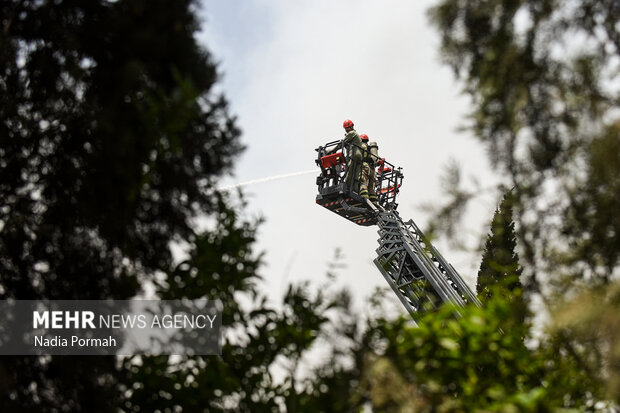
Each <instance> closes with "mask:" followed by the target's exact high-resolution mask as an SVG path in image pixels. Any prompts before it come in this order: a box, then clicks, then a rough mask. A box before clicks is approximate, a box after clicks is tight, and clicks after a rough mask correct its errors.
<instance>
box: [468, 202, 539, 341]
mask: <svg viewBox="0 0 620 413" xmlns="http://www.w3.org/2000/svg"><path fill="white" fill-rule="evenodd" d="M512 202H513V197H512V194H511V193H510V192H507V193H506V194H505V195H504V198H503V199H502V202H501V203H500V204H499V206H498V208H497V209H496V210H495V214H494V215H493V220H492V221H491V233H490V234H489V235H488V236H487V240H486V244H485V246H484V251H483V253H482V262H481V263H480V270H479V271H478V281H477V286H476V290H477V293H478V296H479V297H480V298H481V300H482V301H483V302H486V301H487V300H488V299H489V298H491V297H492V296H493V295H498V296H499V297H502V299H504V300H506V301H507V302H508V303H510V305H511V307H512V311H511V314H510V315H509V317H507V319H506V324H505V325H504V329H507V328H512V324H513V323H515V322H516V323H522V322H523V321H524V319H525V315H526V312H527V304H526V303H525V298H524V297H523V289H522V287H521V282H520V281H519V277H520V275H521V271H522V269H521V267H520V265H519V255H518V254H517V252H516V248H517V240H516V235H515V228H514V226H515V223H514V221H513V220H512Z"/></svg>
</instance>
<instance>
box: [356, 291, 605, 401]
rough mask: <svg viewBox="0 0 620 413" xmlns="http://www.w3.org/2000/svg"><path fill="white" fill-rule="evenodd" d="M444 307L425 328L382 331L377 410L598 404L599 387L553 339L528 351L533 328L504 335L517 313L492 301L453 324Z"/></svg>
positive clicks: (399, 325)
mask: <svg viewBox="0 0 620 413" xmlns="http://www.w3.org/2000/svg"><path fill="white" fill-rule="evenodd" d="M453 311H454V309H453V308H450V307H448V306H444V307H442V308H441V309H440V310H439V311H438V312H437V313H430V314H428V315H425V316H424V317H423V318H422V320H420V322H419V326H418V327H410V326H409V327H408V326H407V321H406V320H404V319H401V320H400V321H397V322H394V323H385V324H383V325H380V326H379V327H378V332H375V335H376V337H377V340H376V341H375V343H374V346H376V348H378V349H379V350H377V351H376V353H375V354H374V355H373V356H372V357H370V358H369V359H368V360H369V362H368V364H367V367H366V370H365V371H366V375H367V378H366V384H367V386H369V392H370V394H371V395H372V400H373V407H374V408H376V410H375V411H403V412H404V411H416V412H425V411H428V412H431V411H445V412H483V411H497V412H507V411H515V412H542V411H556V409H558V408H578V407H583V406H586V405H588V404H591V402H590V401H589V400H590V399H591V398H592V393H591V392H593V391H594V392H597V391H598V389H599V384H598V382H596V381H593V380H592V379H591V378H590V377H589V376H587V375H586V374H585V373H584V372H583V370H582V369H580V366H578V365H577V364H576V363H575V361H574V360H573V359H571V358H567V357H565V351H564V350H563V348H562V345H561V344H559V343H558V341H557V340H556V339H555V338H554V337H553V336H549V339H545V340H544V341H543V342H541V343H539V344H538V345H532V346H531V347H532V348H530V347H526V346H525V345H524V344H523V339H522V338H523V337H524V336H526V337H529V336H530V334H531V333H530V327H529V325H526V324H522V325H521V326H515V327H513V328H511V329H509V330H505V331H503V332H502V331H501V327H502V326H503V322H504V319H505V318H507V317H510V316H511V312H512V308H511V306H510V303H507V302H506V301H505V300H504V299H503V298H501V297H492V298H491V299H490V300H489V301H487V303H486V306H485V308H482V309H481V308H476V307H474V306H471V307H468V308H466V309H465V310H462V311H461V313H462V317H461V318H459V319H455V318H454V317H453Z"/></svg>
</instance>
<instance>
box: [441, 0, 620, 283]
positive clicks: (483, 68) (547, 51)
mask: <svg viewBox="0 0 620 413" xmlns="http://www.w3.org/2000/svg"><path fill="white" fill-rule="evenodd" d="M431 17H432V22H433V23H434V25H435V26H436V27H437V28H438V30H439V31H440V34H441V45H442V46H441V50H442V57H443V59H444V61H445V62H446V63H447V64H448V65H450V66H451V67H452V68H453V70H454V72H455V74H456V75H457V76H458V77H459V78H460V79H462V80H463V83H464V86H465V89H464V91H465V93H466V94H468V95H469V96H470V97H471V98H472V102H473V105H472V111H471V113H470V114H469V124H468V125H467V126H468V129H469V130H470V131H471V132H472V133H473V135H474V136H476V137H477V138H478V139H479V140H480V141H481V142H482V143H483V144H484V145H485V147H486V148H487V150H488V154H489V159H490V160H491V162H492V164H493V165H494V166H495V167H496V170H497V171H498V172H499V174H500V175H501V176H502V178H504V180H505V182H504V184H505V186H507V187H512V188H514V189H513V193H514V197H515V203H514V206H515V219H516V221H517V223H518V225H517V228H518V230H517V237H518V239H519V244H520V246H521V251H520V252H521V254H520V255H521V258H522V259H523V260H524V263H527V265H526V266H524V269H525V271H524V287H525V288H526V289H527V290H528V291H531V292H543V291H542V290H544V289H545V288H547V287H549V285H548V283H544V285H543V284H542V283H541V281H540V279H539V278H540V277H541V276H543V275H544V278H551V279H558V278H560V276H561V275H562V274H560V271H561V272H565V273H569V272H570V273H572V274H573V275H574V276H577V278H578V279H582V280H583V279H589V280H590V281H589V282H590V283H593V282H594V283H599V282H603V283H605V282H608V281H607V280H609V279H610V278H611V276H612V273H613V268H615V267H617V265H618V257H617V255H616V253H614V252H613V251H611V250H613V249H614V248H600V249H597V251H596V254H578V255H574V254H572V253H571V251H567V249H566V245H568V244H569V243H568V242H567V241H568V240H567V237H566V236H567V234H568V233H572V231H577V233H578V234H577V236H579V237H580V238H582V239H587V238H588V237H590V236H594V237H595V239H596V240H597V243H599V242H600V243H601V245H603V244H611V245H617V237H616V236H615V235H614V234H615V233H616V232H615V229H616V228H617V227H616V221H617V220H614V219H613V218H612V217H611V216H609V214H607V213H603V214H599V215H597V216H596V218H594V217H593V216H591V218H589V219H588V222H583V220H582V219H580V221H581V222H580V223H577V222H576V221H575V220H574V219H571V216H574V214H573V213H574V212H575V209H574V206H576V205H575V204H571V199H573V198H575V197H576V198H578V199H579V204H581V205H583V206H585V205H589V208H595V207H594V205H597V204H600V203H599V202H598V201H599V198H600V197H601V194H600V193H599V192H600V191H603V192H605V193H606V194H607V195H605V198H607V199H608V200H609V201H611V200H612V199H614V197H613V195H612V191H613V190H614V188H613V187H612V186H606V185H601V182H600V181H599V180H595V181H592V180H590V179H584V177H583V176H582V174H581V173H580V171H583V170H584V169H585V170H589V169H593V170H594V169H600V168H599V167H597V166H595V165H594V164H593V163H595V164H600V162H601V161H603V159H602V158H601V157H600V156H591V155H590V154H591V153H592V151H594V150H596V151H599V153H605V152H607V151H609V152H610V153H614V154H615V153H617V147H615V146H614V145H613V143H612V141H613V140H616V141H617V137H618V134H617V133H618V127H617V122H618V116H617V112H616V111H615V109H614V108H615V107H616V106H617V104H618V101H619V100H620V94H619V93H620V92H619V91H618V88H616V87H613V86H610V85H612V84H613V79H614V77H615V75H616V73H617V59H618V56H619V55H620V33H619V31H618V26H617V24H616V22H617V21H618V18H619V17H620V6H619V4H618V2H617V1H613V0H605V1H594V0H585V1H579V2H556V1H552V0H545V1H503V0H491V1H486V0H485V1H482V0H475V1H468V2H464V1H460V0H444V1H441V2H440V3H439V4H438V5H437V6H436V7H434V8H433V9H431ZM607 135H609V136H614V138H611V139H607V140H605V139H604V138H603V137H604V136H607ZM594 142H598V144H597V145H592V143H594ZM607 145H611V146H607ZM603 146H607V149H602V147H603ZM595 148H598V149H595ZM605 168H607V169H608V172H606V174H609V175H611V174H613V173H616V172H618V169H617V164H616V165H613V164H607V165H606V166H605ZM594 176H595V175H591V177H592V178H594ZM615 176H617V173H616V174H615ZM595 192H596V193H598V194H597V195H594V193H595ZM618 206H619V205H618V204H617V203H616V202H611V203H610V202H608V203H607V204H606V205H605V208H606V209H607V208H610V209H609V210H612V209H611V208H615V210H617V209H618ZM593 221H598V222H593ZM564 223H568V227H569V229H568V230H567V227H566V226H565V225H564ZM602 228H607V229H609V230H608V231H604V230H602ZM594 232H596V233H597V234H596V235H595V234H594ZM615 250H617V249H615ZM601 254H602V255H601ZM567 257H570V259H567ZM559 270H560V271H559ZM539 274H541V275H539ZM551 274H554V275H552V276H550V277H549V275H551Z"/></svg>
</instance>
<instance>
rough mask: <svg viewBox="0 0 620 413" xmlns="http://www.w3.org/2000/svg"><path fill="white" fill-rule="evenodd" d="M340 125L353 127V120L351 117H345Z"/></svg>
mask: <svg viewBox="0 0 620 413" xmlns="http://www.w3.org/2000/svg"><path fill="white" fill-rule="evenodd" d="M342 127H343V128H345V129H346V128H352V127H353V121H352V120H351V119H347V120H345V121H344V122H343V123H342Z"/></svg>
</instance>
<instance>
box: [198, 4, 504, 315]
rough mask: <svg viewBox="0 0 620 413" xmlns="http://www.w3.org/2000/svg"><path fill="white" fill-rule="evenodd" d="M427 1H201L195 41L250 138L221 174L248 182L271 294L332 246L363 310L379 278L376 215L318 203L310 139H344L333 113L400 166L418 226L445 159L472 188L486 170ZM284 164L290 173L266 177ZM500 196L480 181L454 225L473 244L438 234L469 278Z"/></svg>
mask: <svg viewBox="0 0 620 413" xmlns="http://www.w3.org/2000/svg"><path fill="white" fill-rule="evenodd" d="M434 3H436V1H429V0H416V1H407V0H402V1H398V0H387V1H371V0H355V1H353V0H346V1H338V2H334V1H327V0H312V1H310V0H301V1H294V2H292V1H285V0H281V1H277V0H273V1H267V0H244V1H240V0H234V1H217V0H203V6H204V7H203V10H202V11H201V16H202V17H203V18H204V20H205V22H204V26H203V29H202V31H201V33H200V34H199V35H198V39H199V41H200V42H201V43H202V44H204V45H205V46H206V47H207V49H208V50H209V51H210V52H211V53H212V55H213V56H214V58H215V60H216V61H217V62H218V67H219V71H220V73H221V75H222V77H221V81H220V83H219V88H220V90H221V91H222V92H223V93H224V94H225V95H226V97H227V98H228V100H229V102H230V110H231V112H232V113H233V114H234V115H236V116H237V120H238V125H239V126H240V128H241V129H242V132H243V134H242V142H243V144H244V145H245V146H246V147H247V149H246V151H245V152H244V153H243V155H242V156H240V158H239V159H238V160H237V163H236V167H235V172H234V176H233V177H230V178H227V179H225V180H223V181H222V185H223V186H226V185H233V184H235V183H240V182H241V183H243V182H248V181H253V182H254V183H253V184H250V185H247V186H244V187H243V190H244V193H245V195H246V197H247V200H248V202H249V205H248V208H247V215H248V216H249V217H254V216H262V217H263V218H264V219H265V223H264V224H262V225H261V227H260V230H259V234H258V238H259V240H258V243H257V245H256V248H257V250H258V251H264V253H265V256H264V260H265V265H264V267H263V268H262V270H261V271H260V273H261V275H262V276H263V277H264V279H265V283H264V288H265V289H266V291H265V292H266V293H267V295H268V296H269V297H271V298H272V299H274V300H278V298H279V297H281V296H282V295H283V294H284V293H285V288H286V285H287V283H290V282H299V281H302V280H311V281H315V284H316V283H317V282H322V281H324V280H325V274H326V272H327V264H328V262H330V261H333V257H334V251H335V250H336V249H337V248H338V249H340V251H341V253H342V258H341V261H340V262H341V263H343V264H344V265H345V266H346V267H345V268H343V269H340V270H339V271H338V274H339V278H338V281H337V284H338V285H341V286H343V285H346V286H349V287H350V288H351V290H352V291H353V293H354V302H355V303H356V305H357V306H358V307H359V308H361V309H362V308H364V303H365V300H366V298H367V297H368V296H369V295H370V294H371V293H372V291H373V290H374V288H375V287H376V286H381V287H385V286H387V283H386V282H385V280H384V279H383V276H382V275H381V273H380V272H379V271H378V270H377V268H376V267H375V266H374V264H373V262H372V261H373V259H374V258H375V256H376V253H375V250H376V248H377V247H378V243H377V239H378V234H377V227H376V226H371V227H361V226H357V225H355V224H353V223H351V222H349V221H347V220H346V219H344V218H342V217H340V216H338V215H336V214H334V213H332V212H330V211H328V210H326V209H324V208H322V207H320V206H318V205H316V203H315V197H316V195H317V187H316V184H315V179H316V176H318V171H319V170H318V168H317V167H316V165H315V162H314V161H315V158H316V152H315V150H314V149H315V148H317V147H318V146H319V145H321V144H323V143H326V142H328V141H333V140H336V139H341V138H342V137H343V134H344V130H343V129H342V122H343V120H345V119H352V120H353V121H354V122H355V127H356V130H357V131H358V132H359V133H366V134H367V135H369V137H370V139H371V140H375V141H377V143H378V145H379V154H380V156H382V157H385V158H386V159H387V160H388V161H389V162H391V163H393V164H395V165H397V166H401V167H402V168H403V173H404V176H405V178H404V181H403V187H402V190H401V193H400V195H399V208H398V211H399V213H400V215H401V217H402V218H403V219H404V220H405V221H406V220H408V219H413V220H414V221H415V222H416V223H417V224H418V226H420V227H421V228H425V226H426V223H427V219H428V216H427V215H426V213H425V212H424V211H422V210H421V205H422V204H428V203H439V202H441V200H442V191H441V188H440V177H441V176H442V173H443V172H444V170H445V167H446V165H448V164H449V163H450V162H452V161H456V162H457V163H458V165H459V166H460V167H461V168H462V171H463V173H464V174H463V176H464V178H465V182H466V183H467V182H469V180H470V177H473V176H475V177H477V179H479V180H480V182H481V186H482V187H488V186H490V185H492V184H493V182H495V180H494V177H493V174H492V173H491V172H490V168H489V166H488V163H487V157H486V155H485V153H484V150H483V148H482V147H481V145H480V144H479V143H478V142H477V141H476V140H475V139H474V138H473V137H471V136H470V135H469V134H468V133H466V132H458V131H457V129H458V128H459V127H460V126H463V125H464V122H465V115H466V114H467V111H468V103H469V100H468V98H467V97H465V96H463V95H462V94H461V93H460V92H461V89H462V85H461V84H459V83H457V82H456V80H455V79H454V76H453V73H452V71H451V70H450V69H449V68H448V67H447V66H444V65H442V64H441V63H440V55H439V36H438V33H437V32H436V31H435V30H434V28H432V27H431V26H430V25H429V22H428V17H427V13H426V11H427V9H428V8H429V7H430V6H431V5H433V4H434ZM312 169H316V173H306V174H299V173H300V172H305V171H310V170H312ZM286 174H295V175H294V176H292V177H289V178H285V179H275V180H267V179H265V178H268V177H272V176H280V175H286ZM469 186H471V185H469ZM496 201H497V200H496V199H495V198H494V195H493V193H489V194H485V193H481V194H480V195H479V196H478V197H476V199H475V200H474V203H473V205H472V207H473V208H472V209H470V210H469V212H468V214H467V216H466V222H465V225H464V227H463V228H462V235H463V236H464V238H465V239H466V240H467V242H468V244H469V246H470V247H471V249H472V251H469V252H465V251H459V250H456V249H455V248H454V246H452V245H451V243H450V242H448V240H445V239H440V240H437V242H435V244H434V245H435V246H436V248H437V249H438V250H439V251H440V252H441V253H442V255H443V256H444V257H445V258H446V259H447V260H448V261H449V262H451V263H452V264H453V266H454V267H455V268H456V269H457V270H458V271H459V272H460V274H461V275H462V276H463V278H464V279H465V280H466V282H468V284H469V285H470V286H471V287H472V288H475V273H476V271H477V268H478V266H479V260H480V256H479V253H478V252H477V251H475V249H476V247H477V246H478V245H479V239H480V236H481V234H484V233H485V232H486V231H487V230H488V228H489V223H490V219H491V217H492V214H493V211H494V209H495V206H496ZM394 300H397V299H396V296H394ZM403 310H404V309H403Z"/></svg>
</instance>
